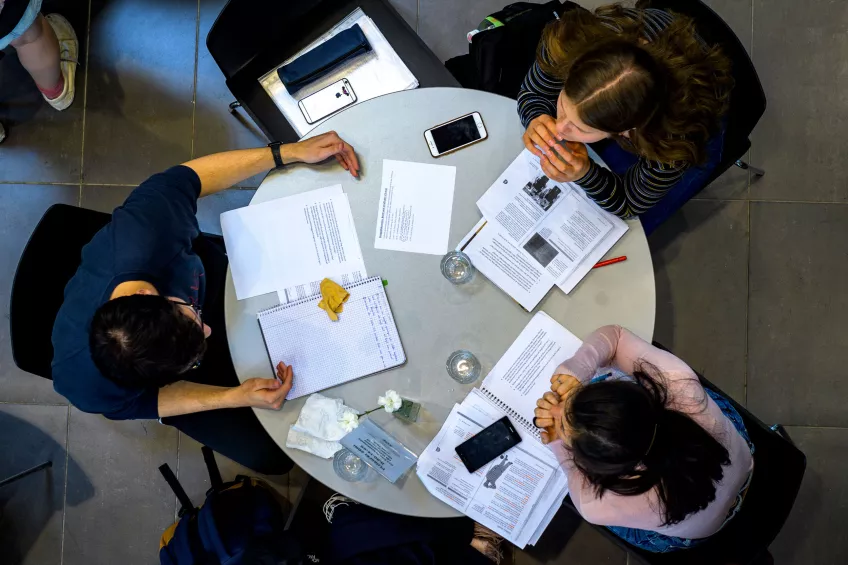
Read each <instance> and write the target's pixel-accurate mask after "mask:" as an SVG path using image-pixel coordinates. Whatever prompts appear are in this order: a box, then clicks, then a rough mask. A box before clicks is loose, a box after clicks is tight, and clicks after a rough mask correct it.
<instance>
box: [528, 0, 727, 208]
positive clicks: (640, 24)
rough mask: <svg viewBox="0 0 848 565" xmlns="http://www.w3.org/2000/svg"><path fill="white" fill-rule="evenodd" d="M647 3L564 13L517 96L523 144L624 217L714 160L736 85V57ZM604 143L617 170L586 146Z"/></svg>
mask: <svg viewBox="0 0 848 565" xmlns="http://www.w3.org/2000/svg"><path fill="white" fill-rule="evenodd" d="M647 4H648V2H644V1H642V2H638V3H637V8H624V7H623V6H621V5H618V4H615V5H610V6H604V7H601V8H598V9H597V10H595V11H594V12H589V11H587V10H584V9H582V8H579V7H576V6H575V7H574V8H573V9H570V10H568V11H566V12H564V13H563V14H562V15H561V17H560V18H559V19H558V20H557V21H555V22H553V23H551V24H550V25H548V27H547V28H545V31H544V33H543V35H542V39H541V42H540V43H539V49H538V54H537V60H536V62H535V63H534V64H533V67H532V68H531V69H530V71H529V73H528V74H527V78H526V79H525V81H524V83H523V85H522V87H521V90H520V92H519V95H518V114H519V117H520V118H521V122H522V124H523V125H524V127H525V128H526V132H525V133H524V144H525V146H526V147H527V149H528V150H530V151H531V152H532V153H534V154H535V155H537V156H538V157H540V159H541V163H542V169H543V170H544V171H545V173H546V174H547V175H548V176H549V177H550V178H552V179H553V180H556V181H558V182H571V181H573V182H575V183H577V184H578V185H580V186H581V187H582V188H583V189H584V190H585V191H586V194H587V195H589V196H590V197H591V198H592V199H593V200H595V201H596V202H597V203H598V204H599V205H600V206H601V207H602V208H604V209H606V210H608V211H610V212H612V213H614V214H616V215H618V216H621V217H630V216H635V215H639V214H642V213H644V212H646V211H647V210H648V209H650V208H651V207H652V206H653V205H655V204H656V203H657V202H659V200H660V199H661V198H662V197H663V196H664V195H665V194H666V193H667V192H668V191H669V190H670V189H672V188H673V187H675V186H677V185H678V183H680V182H681V180H682V179H683V178H684V175H685V174H686V172H687V170H688V169H690V168H691V167H692V166H696V165H703V166H704V167H705V168H707V169H709V168H710V167H711V166H714V164H715V162H717V158H718V156H720V153H721V148H720V143H721V142H722V141H723V137H722V134H721V118H722V116H723V115H724V113H725V112H726V110H727V107H728V102H729V98H730V91H731V89H732V87H733V78H732V76H731V73H730V61H729V60H728V58H727V57H726V56H725V55H724V54H723V53H722V51H721V49H720V47H718V46H711V45H707V44H705V43H704V42H703V41H702V40H701V39H700V37H699V36H698V34H697V32H696V31H695V25H694V22H693V20H692V19H691V18H689V17H686V16H683V15H679V14H673V13H670V12H666V11H663V10H659V9H652V8H644V6H645V5H647ZM714 139H716V140H717V141H718V142H719V146H718V149H717V150H716V149H713V150H712V151H710V150H709V149H710V148H709V147H708V145H709V144H710V142H711V141H713V140H714ZM604 140H612V141H615V142H616V145H613V144H609V143H606V144H605V145H603V147H601V146H597V147H596V149H598V150H599V153H600V154H601V157H602V158H604V159H605V160H606V161H607V164H608V165H609V166H610V168H611V169H612V170H609V169H605V168H603V167H600V166H599V165H597V164H595V163H594V162H593V161H592V160H591V159H590V158H589V156H588V152H587V150H586V146H585V144H587V143H589V144H594V143H596V142H602V141H604ZM687 182H690V181H687ZM691 182H697V181H696V179H692V180H691ZM700 182H703V180H702V179H701V181H700Z"/></svg>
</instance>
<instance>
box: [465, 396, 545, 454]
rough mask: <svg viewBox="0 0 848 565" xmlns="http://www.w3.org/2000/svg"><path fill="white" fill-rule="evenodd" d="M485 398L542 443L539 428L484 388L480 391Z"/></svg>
mask: <svg viewBox="0 0 848 565" xmlns="http://www.w3.org/2000/svg"><path fill="white" fill-rule="evenodd" d="M480 390H481V391H482V392H483V394H485V395H486V397H487V398H488V399H489V400H491V401H492V403H493V404H494V405H495V406H497V407H498V408H500V409H501V410H503V411H504V412H506V413H507V415H508V416H510V417H512V419H513V420H515V421H517V422H518V423H519V424H521V425H522V426H523V427H524V429H525V430H527V432H529V433H530V434H531V435H533V437H535V438H536V439H538V440H539V441H542V436H541V435H540V431H539V428H537V427H536V426H534V425H533V422H531V421H529V420H528V419H527V418H525V417H524V416H522V415H521V414H519V413H518V412H516V411H515V410H513V409H512V408H510V407H509V406H507V405H506V404H505V403H504V402H503V401H502V400H501V399H500V398H498V397H497V396H495V395H494V394H492V393H491V392H489V391H488V390H486V389H485V388H481V389H480Z"/></svg>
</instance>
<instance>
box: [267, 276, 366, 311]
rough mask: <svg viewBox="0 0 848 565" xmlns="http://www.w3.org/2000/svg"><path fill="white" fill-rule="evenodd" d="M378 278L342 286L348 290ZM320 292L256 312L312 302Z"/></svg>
mask: <svg viewBox="0 0 848 565" xmlns="http://www.w3.org/2000/svg"><path fill="white" fill-rule="evenodd" d="M378 280H380V277H369V278H367V279H362V280H361V281H357V282H355V283H352V284H349V285H345V286H344V287H343V288H344V289H345V290H350V289H352V288H356V287H358V286H362V285H364V284H368V283H372V282H374V281H378ZM320 296H321V294H320V293H318V294H313V295H312V296H307V297H306V298H301V299H299V300H295V301H294V302H287V303H286V304H278V305H277V306H273V307H271V308H268V309H267V310H262V311H261V312H259V313H258V314H257V316H266V315H268V314H273V313H275V312H280V311H282V310H285V309H286V308H294V307H295V306H300V305H301V304H305V303H307V302H312V301H313V300H315V299H316V298H318V297H320Z"/></svg>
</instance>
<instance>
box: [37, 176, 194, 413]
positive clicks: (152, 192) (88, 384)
mask: <svg viewBox="0 0 848 565" xmlns="http://www.w3.org/2000/svg"><path fill="white" fill-rule="evenodd" d="M199 195H200V179H199V178H198V176H197V174H196V173H195V172H194V171H193V170H191V169H189V168H188V167H183V166H179V167H173V168H171V169H168V170H167V171H165V172H164V173H159V174H157V175H153V176H152V177H150V178H149V179H147V180H146V181H144V183H142V184H141V185H140V186H139V187H138V188H136V189H135V190H133V191H132V193H131V194H130V195H129V197H128V198H127V200H126V202H124V204H123V206H121V207H120V208H117V209H115V211H114V212H113V213H112V221H111V222H109V224H108V225H106V227H104V228H103V229H102V230H100V231H99V232H97V234H96V235H95V236H94V238H92V240H91V242H90V243H89V244H88V245H86V246H85V247H84V248H83V250H82V263H81V264H80V267H79V269H78V270H77V272H76V274H75V275H74V277H73V278H72V279H71V280H70V282H68V285H67V286H66V287H65V301H64V303H63V304H62V307H61V308H60V309H59V314H58V315H57V317H56V323H55V324H54V326H53V388H55V389H56V392H58V393H59V394H62V395H63V396H65V398H67V399H68V400H70V401H71V403H72V404H73V405H74V406H76V407H77V408H79V409H80V410H82V411H84V412H92V413H95V414H103V415H104V416H106V417H108V418H112V419H116V420H125V419H135V418H158V417H159V410H158V399H159V389H158V388H157V387H149V388H127V387H122V386H120V385H118V384H117V383H115V382H113V381H111V380H109V379H107V378H106V377H104V376H103V375H102V374H100V371H98V370H97V367H96V366H95V365H94V361H92V359H91V353H90V351H89V347H88V333H89V328H90V326H91V319H92V317H93V316H94V312H95V311H96V310H97V309H98V308H99V307H100V306H101V305H102V304H103V303H105V302H106V301H107V300H109V297H110V296H111V295H112V291H113V290H115V287H116V286H118V285H119V284H120V283H122V282H126V281H134V280H141V281H147V282H149V283H151V284H153V286H155V287H156V289H157V290H158V291H159V293H160V294H161V295H163V296H175V297H178V298H181V299H182V300H185V301H186V302H189V303H190V304H194V305H197V306H202V305H203V298H204V294H205V292H204V291H205V287H206V285H205V279H204V270H203V263H202V262H201V261H200V258H199V257H198V256H197V255H196V254H195V253H194V252H193V251H192V248H191V242H192V240H193V239H195V238H196V237H198V236H199V235H200V228H199V227H198V225H197V218H196V217H195V214H196V213H197V198H198V196H199Z"/></svg>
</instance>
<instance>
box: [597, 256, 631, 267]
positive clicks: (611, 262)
mask: <svg viewBox="0 0 848 565" xmlns="http://www.w3.org/2000/svg"><path fill="white" fill-rule="evenodd" d="M622 261H627V255H622V256H621V257H615V258H613V259H607V260H606V261H601V262H600V263H595V266H594V267H592V268H593V269H597V268H598V267H606V266H607V265H614V264H616V263H621V262H622Z"/></svg>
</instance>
